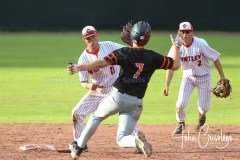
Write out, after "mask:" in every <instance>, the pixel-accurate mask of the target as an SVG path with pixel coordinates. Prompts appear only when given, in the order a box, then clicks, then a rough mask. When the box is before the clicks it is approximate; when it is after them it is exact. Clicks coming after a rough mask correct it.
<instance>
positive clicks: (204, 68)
mask: <svg viewBox="0 0 240 160" xmlns="http://www.w3.org/2000/svg"><path fill="white" fill-rule="evenodd" d="M179 52H180V58H181V64H182V70H183V73H184V74H186V75H189V76H203V75H206V74H208V73H210V72H211V65H210V63H209V60H211V61H213V62H214V61H216V60H217V59H218V57H219V56H220V53H218V52H217V51H215V50H214V49H212V48H211V47H210V46H209V45H208V44H207V42H206V41H205V40H204V39H201V38H198V37H193V43H192V44H191V46H189V47H186V46H184V45H182V46H181V47H180V50H179ZM172 55H173V52H172V51H171V50H170V51H169V54H168V56H170V57H172Z"/></svg>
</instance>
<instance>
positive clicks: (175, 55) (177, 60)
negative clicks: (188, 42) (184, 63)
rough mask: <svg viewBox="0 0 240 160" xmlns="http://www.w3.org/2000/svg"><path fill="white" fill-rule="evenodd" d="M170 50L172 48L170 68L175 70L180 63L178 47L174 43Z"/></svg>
mask: <svg viewBox="0 0 240 160" xmlns="http://www.w3.org/2000/svg"><path fill="white" fill-rule="evenodd" d="M171 50H173V53H174V54H173V57H172V58H173V60H174V62H173V66H172V68H171V70H177V69H178V68H179V65H180V55H179V48H178V47H177V46H176V45H172V48H171Z"/></svg>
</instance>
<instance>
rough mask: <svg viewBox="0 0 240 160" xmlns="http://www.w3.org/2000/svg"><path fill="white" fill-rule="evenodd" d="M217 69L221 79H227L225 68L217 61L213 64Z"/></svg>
mask: <svg viewBox="0 0 240 160" xmlns="http://www.w3.org/2000/svg"><path fill="white" fill-rule="evenodd" d="M213 63H214V65H215V67H216V68H217V70H218V73H219V76H220V78H221V79H226V78H225V75H224V72H223V68H222V64H221V62H220V61H219V60H218V59H217V60H216V61H215V62H213Z"/></svg>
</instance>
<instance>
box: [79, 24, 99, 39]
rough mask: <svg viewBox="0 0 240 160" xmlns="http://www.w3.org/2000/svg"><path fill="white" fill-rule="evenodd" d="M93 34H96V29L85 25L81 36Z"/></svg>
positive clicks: (85, 36)
mask: <svg viewBox="0 0 240 160" xmlns="http://www.w3.org/2000/svg"><path fill="white" fill-rule="evenodd" d="M93 35H97V30H96V29H95V28H94V27H93V26H86V27H84V28H83V30H82V37H83V38H87V37H90V36H93Z"/></svg>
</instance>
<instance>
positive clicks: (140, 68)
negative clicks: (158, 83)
mask: <svg viewBox="0 0 240 160" xmlns="http://www.w3.org/2000/svg"><path fill="white" fill-rule="evenodd" d="M135 65H136V66H137V67H138V70H137V72H136V73H135V74H134V76H133V78H138V76H139V75H140V74H141V72H142V70H143V66H144V64H143V63H135Z"/></svg>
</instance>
